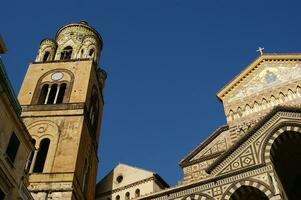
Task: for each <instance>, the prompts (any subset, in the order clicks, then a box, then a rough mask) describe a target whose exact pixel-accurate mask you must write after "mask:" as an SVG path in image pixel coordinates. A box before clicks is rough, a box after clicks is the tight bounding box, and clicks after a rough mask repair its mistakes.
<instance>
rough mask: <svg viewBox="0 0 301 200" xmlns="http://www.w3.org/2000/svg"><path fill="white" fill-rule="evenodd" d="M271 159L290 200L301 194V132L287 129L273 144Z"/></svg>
mask: <svg viewBox="0 0 301 200" xmlns="http://www.w3.org/2000/svg"><path fill="white" fill-rule="evenodd" d="M271 161H272V163H273V165H274V168H275V171H276V174H277V176H278V179H279V180H280V182H281V185H282V187H283V189H284V192H285V194H286V196H287V198H288V199H289V200H299V199H300V196H301V171H300V169H301V133H298V132H293V131H287V132H284V133H282V134H280V135H279V136H278V137H277V138H276V139H275V141H274V143H273V144H272V148H271Z"/></svg>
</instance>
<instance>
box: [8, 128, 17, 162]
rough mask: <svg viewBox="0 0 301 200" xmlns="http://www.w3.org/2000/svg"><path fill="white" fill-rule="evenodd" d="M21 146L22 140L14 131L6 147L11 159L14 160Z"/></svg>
mask: <svg viewBox="0 0 301 200" xmlns="http://www.w3.org/2000/svg"><path fill="white" fill-rule="evenodd" d="M19 146H20V141H19V139H18V137H17V136H16V134H15V132H13V133H12V135H11V136H10V139H9V143H8V146H7V149H6V155H7V156H8V157H9V159H10V161H12V162H14V161H15V158H16V155H17V152H18V149H19Z"/></svg>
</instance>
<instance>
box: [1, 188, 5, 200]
mask: <svg viewBox="0 0 301 200" xmlns="http://www.w3.org/2000/svg"><path fill="white" fill-rule="evenodd" d="M4 199H5V193H4V192H3V191H2V190H1V188H0V200H4Z"/></svg>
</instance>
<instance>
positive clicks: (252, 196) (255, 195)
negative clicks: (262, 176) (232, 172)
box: [230, 186, 269, 200]
mask: <svg viewBox="0 0 301 200" xmlns="http://www.w3.org/2000/svg"><path fill="white" fill-rule="evenodd" d="M230 200H269V198H268V197H267V196H266V195H265V194H264V193H263V192H262V191H261V190H259V189H257V188H255V187H251V186H241V187H240V188H239V189H237V190H236V191H235V192H234V193H233V194H232V195H231V197H230Z"/></svg>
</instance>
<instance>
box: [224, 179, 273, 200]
mask: <svg viewBox="0 0 301 200" xmlns="http://www.w3.org/2000/svg"><path fill="white" fill-rule="evenodd" d="M241 186H251V187H254V188H257V189H259V190H260V191H262V192H263V193H264V194H265V195H266V196H267V197H268V198H269V199H270V198H271V197H273V193H272V191H271V190H270V189H269V186H268V185H266V184H265V183H262V182H260V181H257V180H254V179H246V180H243V181H239V182H236V183H233V184H232V185H231V186H230V187H229V188H228V190H227V191H226V192H225V193H224V196H223V198H222V199H224V200H228V199H230V197H231V195H232V194H233V193H235V191H236V190H237V189H239V188H240V187H241Z"/></svg>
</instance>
